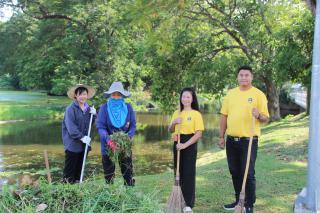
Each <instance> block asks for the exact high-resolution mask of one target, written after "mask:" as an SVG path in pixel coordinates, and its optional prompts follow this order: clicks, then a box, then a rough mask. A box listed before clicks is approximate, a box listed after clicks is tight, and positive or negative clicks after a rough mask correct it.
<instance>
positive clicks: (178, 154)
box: [176, 109, 181, 179]
mask: <svg viewBox="0 0 320 213" xmlns="http://www.w3.org/2000/svg"><path fill="white" fill-rule="evenodd" d="M180 114H181V111H180V109H179V113H178V117H180ZM180 128H181V123H179V124H178V144H180ZM179 167H180V150H177V171H176V177H179V179H180V168H179Z"/></svg>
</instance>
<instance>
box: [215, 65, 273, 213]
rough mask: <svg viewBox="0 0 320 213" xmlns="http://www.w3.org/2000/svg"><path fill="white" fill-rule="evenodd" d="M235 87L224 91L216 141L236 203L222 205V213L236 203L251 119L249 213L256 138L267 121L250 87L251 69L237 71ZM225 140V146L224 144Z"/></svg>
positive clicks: (263, 103)
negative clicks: (223, 150)
mask: <svg viewBox="0 0 320 213" xmlns="http://www.w3.org/2000/svg"><path fill="white" fill-rule="evenodd" d="M237 80H238V84H239V86H238V87H236V88H233V89H231V90H229V91H228V93H227V95H226V96H225V98H224V100H223V104H222V108H221V111H220V113H221V120H220V140H219V146H220V147H221V148H224V147H225V145H226V153H227V160H228V166H229V171H230V174H231V176H232V182H233V187H234V191H235V198H236V201H235V202H233V203H230V204H226V205H224V206H223V207H224V209H225V210H234V208H235V206H236V205H237V203H238V201H239V194H240V191H241V186H242V181H243V176H244V171H245V167H246V159H247V152H248V144H249V140H250V136H251V135H252V133H251V131H252V130H251V129H252V116H254V118H255V126H254V131H253V135H254V137H253V142H252V149H251V159H250V166H249V171H248V177H247V183H246V201H245V210H246V213H251V212H253V205H254V203H255V201H256V179H255V170H254V167H255V161H256V157H257V149H258V137H259V136H260V134H261V133H260V123H263V122H267V121H268V119H269V112H268V102H267V98H266V96H265V95H264V93H263V92H262V91H260V90H259V89H257V88H255V87H253V86H252V80H253V74H252V68H251V67H249V66H242V67H240V68H239V69H238V76H237ZM225 138H226V143H225Z"/></svg>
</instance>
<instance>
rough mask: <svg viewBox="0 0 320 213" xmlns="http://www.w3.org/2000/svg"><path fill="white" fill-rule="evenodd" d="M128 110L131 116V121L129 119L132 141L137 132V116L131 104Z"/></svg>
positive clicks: (129, 134)
mask: <svg viewBox="0 0 320 213" xmlns="http://www.w3.org/2000/svg"><path fill="white" fill-rule="evenodd" d="M128 110H129V114H130V119H129V121H130V126H129V131H128V136H129V137H130V139H132V138H133V136H134V135H135V132H136V116H135V113H134V111H133V108H132V106H131V105H130V104H128Z"/></svg>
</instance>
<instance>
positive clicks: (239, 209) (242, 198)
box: [234, 116, 255, 213]
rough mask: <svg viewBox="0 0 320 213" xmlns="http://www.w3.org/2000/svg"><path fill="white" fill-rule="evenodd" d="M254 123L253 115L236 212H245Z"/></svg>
mask: <svg viewBox="0 0 320 213" xmlns="http://www.w3.org/2000/svg"><path fill="white" fill-rule="evenodd" d="M254 124H255V118H254V116H252V126H251V136H250V140H249V145H248V154H247V162H246V169H245V172H244V175H243V181H242V188H241V192H240V196H239V202H238V204H237V206H236V207H235V209H234V212H235V213H244V202H245V198H246V183H247V177H248V170H249V164H250V158H251V147H252V141H253V131H254Z"/></svg>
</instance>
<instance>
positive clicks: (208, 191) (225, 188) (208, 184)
mask: <svg viewBox="0 0 320 213" xmlns="http://www.w3.org/2000/svg"><path fill="white" fill-rule="evenodd" d="M307 125H308V118H307V117H303V118H301V119H299V120H298V121H289V120H283V121H280V122H276V123H272V124H270V125H268V126H265V127H264V128H263V137H262V138H261V141H260V145H259V146H260V147H259V153H258V159H257V163H256V179H257V202H256V207H255V209H256V212H266V213H267V212H268V213H270V212H281V213H283V212H292V208H293V203H294V200H295V198H296V195H297V193H298V192H300V190H301V189H302V187H303V186H305V180H306V161H305V159H306V149H307V144H306V143H307V137H308V126H307ZM215 142H216V141H213V143H215ZM198 157H199V158H198V161H197V180H196V181H197V182H196V207H195V208H194V211H195V212H215V213H219V212H225V211H224V210H223V209H222V205H223V204H225V203H229V202H231V201H233V199H234V198H233V188H232V182H231V177H230V175H229V171H228V167H227V162H226V156H225V151H224V150H218V149H216V150H210V151H208V152H207V153H206V154H203V155H201V156H198ZM172 184H173V179H172V173H164V174H161V175H151V176H142V177H137V188H139V189H140V190H142V191H143V192H146V193H150V192H151V191H153V190H154V189H156V190H157V191H158V197H159V199H160V200H161V202H163V203H165V202H166V200H167V198H168V196H169V194H170V192H171V190H172V188H171V185H172Z"/></svg>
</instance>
